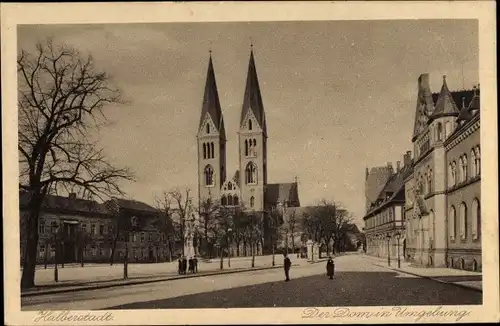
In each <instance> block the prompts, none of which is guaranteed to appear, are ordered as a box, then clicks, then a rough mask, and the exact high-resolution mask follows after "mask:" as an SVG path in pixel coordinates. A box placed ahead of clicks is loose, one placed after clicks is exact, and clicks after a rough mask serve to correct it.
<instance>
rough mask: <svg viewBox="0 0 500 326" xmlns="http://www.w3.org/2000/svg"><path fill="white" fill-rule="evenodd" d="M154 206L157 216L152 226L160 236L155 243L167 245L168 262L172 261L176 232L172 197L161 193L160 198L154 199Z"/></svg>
mask: <svg viewBox="0 0 500 326" xmlns="http://www.w3.org/2000/svg"><path fill="white" fill-rule="evenodd" d="M155 206H156V208H157V209H158V216H157V219H156V220H155V221H154V226H155V227H156V229H157V230H158V232H160V234H161V238H160V239H157V241H158V242H159V243H163V244H165V243H166V244H167V246H168V252H169V261H172V255H173V252H174V251H173V250H174V247H175V238H176V237H175V234H176V230H175V225H174V220H173V217H172V197H171V196H170V195H169V193H167V192H163V195H162V197H161V198H159V197H157V198H156V199H155ZM157 251H158V250H157Z"/></svg>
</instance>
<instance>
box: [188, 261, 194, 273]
mask: <svg viewBox="0 0 500 326" xmlns="http://www.w3.org/2000/svg"><path fill="white" fill-rule="evenodd" d="M188 262H189V272H190V273H191V274H193V273H194V261H193V258H192V257H189V260H188Z"/></svg>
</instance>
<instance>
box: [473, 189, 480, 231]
mask: <svg viewBox="0 0 500 326" xmlns="http://www.w3.org/2000/svg"><path fill="white" fill-rule="evenodd" d="M480 234H481V210H480V205H479V200H478V199H477V198H474V201H472V239H474V240H477V239H479V237H480Z"/></svg>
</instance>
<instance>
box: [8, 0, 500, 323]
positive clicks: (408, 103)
mask: <svg viewBox="0 0 500 326" xmlns="http://www.w3.org/2000/svg"><path fill="white" fill-rule="evenodd" d="M82 5H83V4H82ZM107 5H108V6H107V7H106V8H107V9H108V10H111V8H112V6H111V4H107ZM157 5H158V4H157ZM170 5H173V4H170ZM206 5H209V4H206ZM246 5H247V6H250V4H248V3H247V4H246ZM277 5H278V4H275V6H277ZM303 5H304V6H306V5H305V4H303ZM324 5H328V4H324ZM337 5H338V4H337ZM359 5H360V6H361V5H362V3H359ZM430 5H431V6H432V5H434V4H430ZM128 6H129V7H128V8H132V7H130V4H128ZM163 6H168V4H165V3H164V4H163ZM233 6H234V8H236V9H237V8H238V6H237V5H236V4H233ZM425 6H426V7H427V8H429V5H428V4H425ZM67 7H68V6H67ZM97 7H99V5H98V6H97ZM115 7H116V5H115ZM137 7H138V9H139V8H141V9H142V10H145V12H146V11H148V10H151V9H153V8H155V7H149V6H147V5H146V4H138V5H137ZM172 7H173V6H172ZM250 7H251V6H250ZM264 7H266V6H265V4H264V6H263V7H261V8H259V10H260V11H259V12H261V11H262V10H263V8H264ZM285 7H286V6H285V5H284V7H282V8H285ZM490 7H491V6H490ZM59 8H61V9H63V8H64V6H59ZM158 8H163V7H158ZM179 8H181V7H177V9H179ZM182 8H183V10H184V11H185V12H186V11H188V12H190V13H189V14H187V16H189V15H191V17H196V14H195V13H196V12H198V13H200V11H201V8H202V6H201V5H200V9H199V11H196V4H192V6H185V7H182ZM204 8H208V7H207V6H205V7H204ZM254 8H255V7H254ZM275 8H276V7H275ZM289 8H290V10H291V11H292V12H293V10H292V9H294V8H295V11H297V7H294V6H291V5H290V7H289ZM461 8H464V6H462V7H461ZM482 8H483V9H482V10H481V12H485V10H484V8H487V6H483V7H482ZM18 9H19V8H18ZM18 9H17V11H18V12H19V10H18ZM103 9H104V7H103ZM216 9H218V10H220V9H222V8H221V7H216ZM490 9H491V8H490ZM11 10H14V9H13V7H11ZM153 10H154V9H153ZM96 11H98V10H97V9H96V8H94V9H92V10H87V11H82V17H87V16H88V14H89V13H90V12H96ZM216 11H217V10H214V12H216ZM241 11H243V9H239V10H235V12H241ZM32 12H34V10H32ZM69 12H70V11H66V14H68V13H69ZM71 12H73V11H71ZM148 12H149V11H148ZM254 12H256V11H255V10H254ZM128 15H129V16H128V17H134V16H133V15H132V14H131V12H130V11H129V12H128ZM172 15H173V14H170V16H172ZM205 15H206V14H205ZM477 15H478V14H477V13H476V16H477ZM160 16H161V15H160ZM226 16H227V15H226ZM226 16H224V17H226ZM282 16H285V13H281V14H279V15H278V16H277V17H282ZM151 17H153V16H151ZM154 17H158V15H157V16H154ZM203 17H206V16H203V15H202V16H201V19H186V20H185V21H182V20H175V19H172V21H168V20H164V21H157V20H155V19H153V18H151V21H147V20H146V21H144V20H142V21H128V22H127V21H114V20H116V19H118V18H116V17H113V18H112V19H111V18H110V19H109V20H110V21H109V22H106V20H102V19H101V20H98V19H96V21H92V19H91V18H90V19H87V20H86V19H81V20H77V19H76V17H73V18H75V21H74V22H71V21H70V20H69V19H71V18H65V19H62V21H60V22H52V23H48V22H47V21H46V22H44V23H43V22H42V23H39V22H32V23H28V22H26V23H23V22H22V20H21V22H19V23H17V24H15V25H14V26H12V25H10V26H9V28H11V29H13V31H12V32H9V33H10V34H9V35H14V36H15V38H14V39H9V44H10V46H11V47H12V50H9V51H10V52H9V62H6V60H4V59H2V67H4V65H5V66H9V69H10V70H9V71H8V72H6V73H5V75H4V73H2V84H4V79H5V78H6V77H5V76H6V75H7V74H9V77H12V78H15V79H9V80H12V82H13V83H14V84H13V85H11V86H9V91H10V92H9V96H10V97H11V98H12V100H11V101H10V102H9V103H10V104H11V106H9V105H4V104H3V105H2V106H3V107H7V106H8V110H9V112H11V113H12V115H9V120H12V121H11V122H9V125H8V127H9V128H12V129H11V131H9V134H8V136H9V137H10V138H9V139H6V135H7V134H6V133H4V135H3V145H2V148H3V152H4V165H5V162H6V161H7V160H8V161H9V164H10V165H11V166H12V167H11V168H9V170H8V171H7V170H6V169H5V168H4V171H3V174H4V176H5V175H10V179H9V183H8V187H9V188H8V193H9V194H8V195H5V187H6V186H7V183H4V201H6V202H7V201H8V202H9V203H10V204H9V205H8V208H9V207H10V208H12V211H9V212H8V213H7V211H6V210H5V209H4V230H5V231H4V248H5V249H4V255H5V256H9V257H10V258H9V257H7V258H9V259H10V260H9V264H8V265H9V267H8V268H9V272H8V273H6V274H7V275H6V277H12V278H11V279H9V282H10V283H14V284H12V286H10V285H9V286H10V287H9V288H12V289H14V288H15V291H16V292H12V295H15V296H16V298H17V299H16V300H17V301H16V302H17V303H16V304H17V305H19V306H18V308H14V309H15V310H19V309H20V312H19V313H21V314H23V313H30V315H29V316H31V317H28V318H27V319H26V321H27V322H28V323H30V322H31V323H32V324H33V323H34V324H47V323H52V324H54V323H57V324H68V323H70V324H73V323H75V324H77V323H85V324H87V323H92V324H106V323H110V324H120V323H127V322H129V323H130V319H127V318H122V319H121V321H120V322H118V321H117V320H118V319H119V317H117V316H118V315H119V314H120V313H121V312H125V311H127V313H131V315H130V316H134V311H137V312H136V314H137V313H140V312H141V311H142V314H143V315H148V314H150V313H151V314H155V313H156V312H161V311H171V312H176V311H181V312H182V314H183V316H184V315H189V314H191V315H193V316H191V318H195V317H194V315H197V317H196V318H197V319H196V320H197V323H207V322H209V320H205V319H204V317H203V315H201V314H198V313H197V312H196V311H198V309H211V310H212V309H213V311H214V313H215V312H216V311H217V310H216V309H228V308H229V310H224V311H228V312H229V313H230V311H235V312H236V311H239V310H238V308H240V309H241V308H259V309H262V311H263V312H264V311H266V313H267V318H268V319H266V318H265V316H264V315H262V316H261V317H257V316H255V315H258V314H259V313H258V311H259V310H250V311H253V312H249V311H247V312H246V316H248V317H245V318H244V319H243V318H241V317H240V320H239V322H240V323H241V322H242V320H246V321H248V322H251V323H259V322H258V321H257V320H260V321H261V322H262V321H264V322H265V321H267V322H274V323H276V322H280V319H279V317H278V316H276V313H277V311H279V310H276V312H273V311H274V310H273V309H279V308H297V310H296V312H295V313H294V314H295V315H294V316H295V317H294V318H295V320H296V322H297V321H298V322H299V323H302V322H306V323H311V322H320V323H324V322H334V323H335V322H339V321H341V320H342V318H348V319H349V318H350V319H351V322H356V320H360V321H361V322H364V323H366V322H370V320H371V318H373V321H374V322H384V320H385V321H386V322H391V321H395V320H396V321H397V320H399V321H400V322H401V321H413V322H430V321H434V322H436V321H443V322H465V321H466V320H468V321H474V320H480V318H481V314H480V313H477V312H475V313H473V312H472V311H480V310H474V309H481V308H484V306H483V305H485V304H487V303H488V302H489V303H490V306H489V309H492V311H490V312H489V316H495V317H490V318H498V315H499V313H500V312H499V310H498V279H497V280H493V283H492V280H491V277H493V278H495V277H497V278H498V255H497V254H498V212H497V205H496V204H495V203H496V202H495V201H496V200H497V198H496V197H497V196H496V194H497V188H496V187H497V186H498V185H497V182H496V180H497V175H496V173H497V172H496V170H495V167H496V165H497V163H496V162H497V161H496V160H497V155H496V152H495V151H496V150H497V143H496V138H495V137H491V136H493V135H494V134H496V129H493V130H492V129H491V128H492V127H491V126H492V123H491V122H490V123H489V126H488V128H489V129H488V135H489V136H490V137H491V138H490V139H489V141H485V137H484V136H485V134H484V130H483V132H481V115H483V118H484V116H485V115H486V121H488V120H490V121H493V119H495V121H496V107H497V106H496V97H495V94H494V89H496V85H495V81H494V77H493V79H492V76H491V75H487V76H486V77H483V76H484V75H485V67H486V66H487V65H490V66H489V67H490V70H488V71H489V72H488V74H494V75H496V66H495V65H494V61H495V60H494V59H495V58H494V57H492V58H488V59H489V60H486V61H484V60H483V59H481V60H480V57H481V52H480V49H481V51H483V49H484V48H483V47H482V44H481V41H480V39H481V35H482V34H481V30H484V29H485V27H484V25H481V20H480V19H478V18H474V17H468V18H467V17H465V18H464V17H455V18H454V17H445V18H439V17H424V18H425V19H411V18H406V19H402V18H400V17H397V16H396V13H394V16H393V17H392V18H391V17H390V16H385V17H383V18H380V17H378V18H377V19H362V18H359V17H358V18H356V17H357V16H354V18H353V17H348V16H341V15H337V16H335V19H326V18H325V19H323V18H322V19H310V20H308V19H299V18H297V19H288V18H287V19H276V20H271V19H264V18H263V19H245V18H243V17H242V18H241V19H237V18H236V19H234V20H232V19H226V20H224V19H203ZM214 17H215V15H214ZM221 17H222V16H221ZM266 17H267V16H266ZM343 17H344V18H343ZM2 18H3V15H2ZM59 19H61V18H59ZM488 19H490V18H488ZM4 23H5V21H4ZM4 23H2V25H4ZM8 23H10V24H12V22H8ZM5 24H7V23H5ZM4 29H5V26H2V33H4ZM486 30H488V31H489V32H490V33H492V34H494V26H487V27H486ZM5 33H7V32H5ZM488 39H491V38H488ZM480 44H481V46H480ZM5 51H6V49H5V44H4V41H2V53H3V54H2V57H5V53H6V52H5ZM493 51H494V50H493ZM14 60H15V61H16V62H15V63H14ZM14 64H15V65H16V68H14ZM13 76H15V77H13ZM481 87H483V93H482V92H481ZM4 92H5V89H2V95H3V94H4ZM484 94H486V95H484ZM482 95H483V99H481V97H482ZM485 96H487V97H485ZM3 111H4V110H3ZM3 116H4V119H3V120H4V121H3V124H4V128H5V126H7V125H6V122H5V117H6V115H3ZM14 120H15V121H14ZM483 120H485V119H483ZM493 124H494V123H493ZM494 128H496V126H494ZM493 138H495V139H493ZM7 141H8V142H9V144H8V145H7ZM16 142H17V154H16V150H15V148H14V147H13V146H14V144H15V143H16ZM7 151H8V154H10V156H7V155H6V154H7ZM485 157H486V159H484V158H485ZM482 158H483V160H482ZM16 159H17V162H16ZM486 161H488V162H491V163H488V165H486V163H485V162H486ZM488 169H489V170H488ZM16 171H17V172H16ZM485 175H486V178H485V177H484V176H485ZM488 178H489V179H488ZM485 180H486V181H485ZM488 180H489V183H488V184H485V182H488ZM485 185H488V188H484V187H485ZM485 190H486V191H485ZM488 194H489V195H488ZM6 196H8V197H6ZM481 198H483V199H481ZM485 198H487V199H488V201H485ZM490 200H492V201H490ZM7 220H8V221H9V222H7ZM6 223H8V224H6ZM495 226H496V227H495ZM490 227H491V228H490ZM493 227H494V228H493ZM14 233H15V234H14ZM486 241H488V243H486ZM495 241H496V242H495ZM7 242H8V247H7V246H6V243H7ZM490 242H495V243H493V244H492V245H491V248H489V247H488V246H489V245H490ZM488 250H491V253H492V254H493V258H492V256H491V255H490V256H489V258H485V254H487V251H488ZM7 258H6V259H7ZM488 273H490V274H489V275H490V276H489V277H490V278H489V282H490V283H487V281H486V280H487V277H488V276H486V274H488ZM488 288H489V290H488ZM483 289H484V293H483ZM4 291H8V290H7V287H6V290H4ZM487 291H490V292H488V293H489V295H492V294H493V296H495V297H494V298H493V299H489V298H487V297H486V294H488V293H486V292H487ZM492 305H494V306H492ZM419 307H426V308H425V309H424V308H419ZM269 308H272V309H271V310H269ZM375 308H376V309H375ZM145 309H147V310H145ZM178 309H189V310H178ZM351 309H352V310H351ZM355 309H358V310H355ZM359 309H365V310H359ZM377 309H378V310H377ZM7 310H8V309H7ZM146 311H147V312H146ZM203 311H205V310H203ZM221 311H222V310H221ZM283 311H287V310H283ZM290 311H293V310H290ZM152 316H153V315H149V317H148V318H147V320H144V319H142V320H141V319H139V320H136V322H138V323H141V324H144V323H149V322H152V323H158V322H159V320H156V319H153V317H152ZM154 316H160V315H154ZM212 316H217V314H214V315H212ZM241 316H243V315H241ZM252 316H253V318H255V320H254V319H253V318H252ZM177 318H178V319H176V320H175V322H174V321H172V322H171V323H175V324H186V323H188V322H187V319H182V318H181V317H180V316H177ZM247 318H252V321H250V319H247ZM332 318H333V319H332ZM367 318H368V319H367ZM384 318H385V319H384ZM467 318H469V319H467ZM304 319H305V320H304ZM192 320H195V319H192ZM283 320H285V319H283ZM287 320H288V321H289V320H293V319H287ZM211 322H213V320H212V321H211ZM233 322H234V321H233ZM282 322H283V321H282ZM357 322H359V321H357Z"/></svg>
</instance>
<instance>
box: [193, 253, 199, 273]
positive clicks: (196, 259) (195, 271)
mask: <svg viewBox="0 0 500 326" xmlns="http://www.w3.org/2000/svg"><path fill="white" fill-rule="evenodd" d="M193 264H194V273H198V258H196V256H194V258H193Z"/></svg>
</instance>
